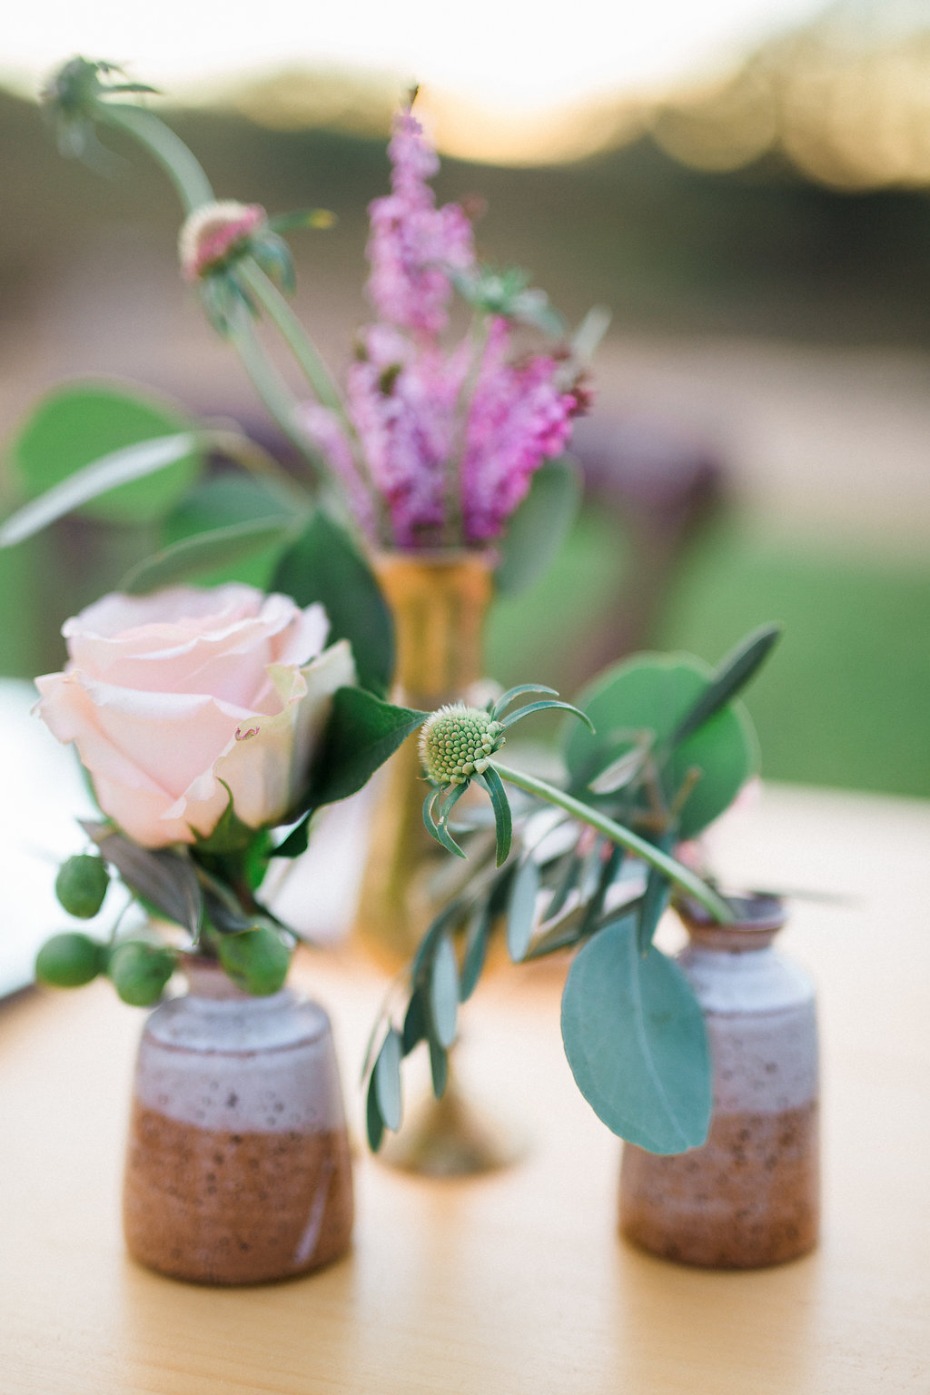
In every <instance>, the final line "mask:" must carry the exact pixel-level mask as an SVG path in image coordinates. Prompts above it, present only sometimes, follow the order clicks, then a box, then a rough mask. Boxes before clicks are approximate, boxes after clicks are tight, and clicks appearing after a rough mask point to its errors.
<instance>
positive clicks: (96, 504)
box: [12, 383, 203, 536]
mask: <svg viewBox="0 0 930 1395" xmlns="http://www.w3.org/2000/svg"><path fill="white" fill-rule="evenodd" d="M197 435H198V433H197V427H196V424H195V423H194V422H193V421H192V420H191V419H190V418H189V417H188V416H187V415H186V414H185V413H184V412H182V411H180V410H179V409H178V408H176V407H175V406H173V405H170V404H168V403H165V402H160V401H158V399H157V398H155V397H150V396H148V395H145V394H142V393H135V392H127V391H126V390H125V389H123V388H120V387H116V386H111V385H109V384H102V383H78V384H69V385H68V386H67V387H63V388H57V389H55V390H54V391H53V392H51V393H50V394H49V395H48V396H47V397H45V398H43V400H42V401H41V402H40V403H39V405H38V407H36V408H35V410H34V411H33V412H32V415H31V416H30V417H29V419H28V420H27V421H26V423H25V425H24V426H23V428H22V430H21V431H20V433H19V435H18V436H17V437H16V438H15V439H14V441H13V445H12V455H13V461H14V464H15V466H16V468H17V469H18V472H19V475H20V478H21V480H22V482H23V484H24V486H25V488H26V490H27V492H28V494H29V495H30V496H32V497H35V496H36V495H46V493H47V491H50V490H52V489H54V488H56V487H60V488H61V491H62V492H61V493H60V494H58V495H57V504H56V508H55V510H54V516H55V517H60V516H61V515H62V514H63V513H67V512H70V510H71V509H75V508H81V509H82V511H83V512H84V513H87V514H91V515H93V517H95V518H101V519H105V520H107V521H109V522H113V523H143V522H147V521H150V520H151V519H154V518H159V517H161V516H163V515H164V514H165V513H167V511H168V510H169V509H170V508H171V507H172V506H173V505H174V504H175V503H176V502H177V500H178V499H179V498H180V497H181V495H183V494H184V493H185V491H186V490H187V489H188V488H189V487H190V485H191V484H192V482H193V480H194V478H195V477H196V475H197V473H198V471H199V470H200V468H201V465H202V463H203V458H202V452H201V449H200V446H199V444H198V439H197ZM78 471H80V472H81V477H80V478H79V479H76V478H75V476H76V474H77V472H78ZM46 502H47V503H48V505H49V507H50V508H51V506H52V504H53V503H54V502H55V501H54V500H52V499H46ZM49 521H50V517H46V518H45V520H44V521H43V522H42V523H40V524H39V526H40V527H44V526H45V523H47V522H49ZM22 536H25V534H22Z"/></svg>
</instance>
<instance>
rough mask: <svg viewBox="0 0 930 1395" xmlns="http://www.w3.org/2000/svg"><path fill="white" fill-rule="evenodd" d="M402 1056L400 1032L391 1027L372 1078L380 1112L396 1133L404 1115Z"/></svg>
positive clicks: (379, 1053) (386, 1123)
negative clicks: (401, 1075)
mask: <svg viewBox="0 0 930 1395" xmlns="http://www.w3.org/2000/svg"><path fill="white" fill-rule="evenodd" d="M401 1056H402V1048H401V1038H400V1033H399V1032H398V1031H397V1029H396V1028H395V1027H390V1028H389V1029H388V1033H387V1036H386V1037H385V1038H384V1041H383V1043H382V1045H381V1050H380V1051H379V1052H378V1056H377V1059H376V1060H375V1064H374V1070H373V1071H372V1078H373V1081H374V1087H375V1094H376V1096H377V1100H378V1113H379V1114H380V1115H381V1118H382V1119H383V1120H384V1123H385V1125H386V1126H387V1128H389V1129H392V1130H393V1131H394V1132H395V1133H396V1131H397V1130H398V1129H399V1128H400V1121H401V1118H402V1116H403V1099H402V1093H401V1081H400V1062H401Z"/></svg>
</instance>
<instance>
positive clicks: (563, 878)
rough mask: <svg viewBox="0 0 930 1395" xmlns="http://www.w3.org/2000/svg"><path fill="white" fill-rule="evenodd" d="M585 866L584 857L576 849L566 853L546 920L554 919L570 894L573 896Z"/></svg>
mask: <svg viewBox="0 0 930 1395" xmlns="http://www.w3.org/2000/svg"><path fill="white" fill-rule="evenodd" d="M583 868H584V858H582V857H579V856H578V854H577V852H576V851H575V850H574V849H572V851H571V852H569V853H566V855H565V857H564V858H563V860H562V862H561V863H560V864H559V869H558V873H559V875H557V880H556V882H555V885H554V887H553V890H552V899H551V900H550V901H549V904H548V905H547V906H546V910H545V916H544V918H545V919H546V920H553V919H554V918H555V917H556V916H557V915H558V914H559V912H560V911H561V910H562V909H563V908H564V906H565V903H566V902H567V901H568V898H569V896H571V894H572V892H573V891H574V890H575V887H576V886H577V885H578V882H579V879H580V877H581V873H582V869H583Z"/></svg>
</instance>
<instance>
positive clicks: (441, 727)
mask: <svg viewBox="0 0 930 1395" xmlns="http://www.w3.org/2000/svg"><path fill="white" fill-rule="evenodd" d="M502 733H503V727H502V726H501V723H500V722H497V721H495V720H494V718H493V717H492V716H491V714H490V713H489V712H485V711H484V710H483V709H482V708H480V707H466V706H465V704H464V703H462V702H455V703H451V704H450V705H449V706H448V707H440V708H439V710H438V711H437V712H434V713H433V715H432V716H431V717H430V718H429V720H428V721H427V722H426V724H425V725H424V727H423V730H422V731H421V733H420V760H421V762H422V764H423V769H424V770H425V771H426V775H427V778H428V779H430V780H432V782H433V784H434V785H461V784H463V783H464V782H465V781H466V780H469V779H471V777H472V776H473V775H481V774H483V772H484V771H485V770H487V768H488V765H489V764H490V761H491V756H492V755H493V754H494V752H495V751H496V750H497V748H498V747H499V746H501V745H503V735H502Z"/></svg>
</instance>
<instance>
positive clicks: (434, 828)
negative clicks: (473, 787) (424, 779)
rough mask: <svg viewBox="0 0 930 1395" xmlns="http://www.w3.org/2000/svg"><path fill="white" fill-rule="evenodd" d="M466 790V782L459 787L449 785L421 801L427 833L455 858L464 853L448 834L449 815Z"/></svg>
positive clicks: (463, 855) (462, 855)
mask: <svg viewBox="0 0 930 1395" xmlns="http://www.w3.org/2000/svg"><path fill="white" fill-rule="evenodd" d="M467 789H468V784H467V782H466V783H465V784H461V785H451V786H450V787H449V788H447V789H439V790H434V791H433V792H432V793H431V794H428V795H427V796H426V799H425V800H424V801H423V822H424V823H425V824H426V829H427V832H429V833H431V834H432V836H433V837H434V838H435V839H436V841H437V843H441V844H442V846H443V847H444V848H446V849H447V850H448V851H449V852H450V853H454V854H455V856H456V857H462V858H464V857H465V852H464V850H463V849H462V848H460V847H459V845H458V843H457V842H456V841H455V839H454V838H453V837H452V834H451V833H450V832H449V823H448V820H449V815H450V814H451V812H452V810H453V809H454V808H455V806H456V804H457V803H458V802H459V800H460V799H461V797H462V795H463V794H464V793H465V791H466V790H467Z"/></svg>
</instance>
